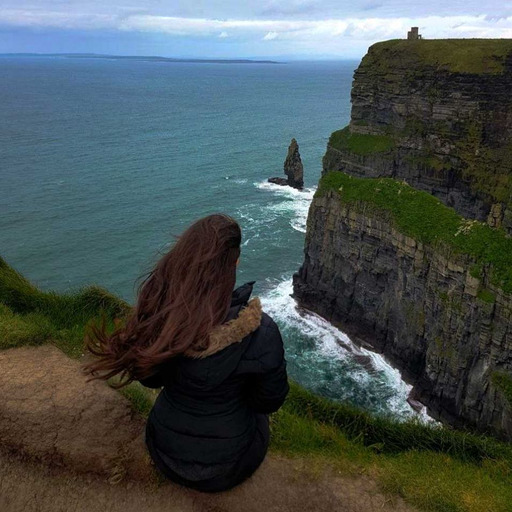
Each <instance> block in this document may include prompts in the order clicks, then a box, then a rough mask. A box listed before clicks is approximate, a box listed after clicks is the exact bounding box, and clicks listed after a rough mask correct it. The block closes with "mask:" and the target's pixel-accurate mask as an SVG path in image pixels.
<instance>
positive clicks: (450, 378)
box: [294, 172, 512, 439]
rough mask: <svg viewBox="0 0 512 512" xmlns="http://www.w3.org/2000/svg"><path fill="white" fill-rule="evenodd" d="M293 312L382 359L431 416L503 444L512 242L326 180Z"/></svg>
mask: <svg viewBox="0 0 512 512" xmlns="http://www.w3.org/2000/svg"><path fill="white" fill-rule="evenodd" d="M294 293H295V296H296V297H297V298H298V299H299V301H300V303H301V304H302V305H303V306H305V307H306V308H309V309H312V310H314V311H316V312H318V313H319V314H320V315H322V316H324V317H325V318H327V319H328V320H330V321H332V322H333V323H336V324H340V325H341V326H342V327H343V328H344V329H345V330H346V331H347V332H348V333H350V334H352V335H353V336H358V337H360V338H362V339H363V340H365V341H368V342H370V343H371V344H372V345H374V346H375V347H377V348H378V349H380V350H382V351H383V352H384V353H385V354H387V355H388V356H389V357H390V358H391V359H392V360H393V361H394V362H395V363H396V364H397V365H398V366H399V367H400V368H401V369H403V370H404V372H405V376H406V378H407V379H408V380H409V381H411V382H412V383H414V385H415V392H416V396H417V398H419V399H420V400H421V401H422V402H423V403H425V404H426V405H427V407H428V409H429V412H430V413H431V414H432V415H433V416H434V417H436V418H439V419H441V420H443V421H446V422H449V423H451V424H454V425H471V426H473V427H475V428H477V429H478V430H481V431H492V432H493V433H495V434H498V435H500V436H504V437H506V438H509V439H510V438H512V407H511V403H510V402H509V401H508V399H507V396H510V389H511V388H510V384H511V382H512V379H511V377H510V375H511V372H512V325H511V322H510V320H511V318H512V239H511V238H509V237H507V236H506V235H505V232H504V231H503V230H497V229H493V228H490V227H489V226H487V225H486V224H484V223H481V222H478V221H467V220H465V219H464V218H462V217H460V216H459V215H457V214H456V213H455V211H454V210H453V209H452V208H448V207H446V206H445V205H443V204H442V203H441V202H440V201H439V200H438V199H436V198H435V197H433V196H431V195H429V194H428V193H425V192H423V191H418V190H415V189H413V188H412V187H410V186H408V185H407V184H405V183H401V182H398V181H395V180H393V179H389V178H387V179H384V178H382V179H377V180H376V179H364V178H354V177H351V176H349V175H347V174H344V173H341V172H330V173H328V174H326V175H324V177H323V178H322V179H321V182H320V184H319V188H318V190H317V192H316V194H315V197H314V199H313V203H312V205H311V208H310V212H309V216H308V222H307V234H306V244H305V261H304V264H303V265H302V267H301V269H300V271H299V272H298V273H297V274H296V275H295V276H294Z"/></svg>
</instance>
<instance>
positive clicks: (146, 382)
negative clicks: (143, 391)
mask: <svg viewBox="0 0 512 512" xmlns="http://www.w3.org/2000/svg"><path fill="white" fill-rule="evenodd" d="M139 382H140V383H141V384H142V385H143V386H145V387H147V388H153V389H155V388H161V387H162V386H163V385H164V384H163V382H162V376H161V374H160V372H158V373H155V374H154V375H150V376H149V377H146V378H145V379H141V380H139Z"/></svg>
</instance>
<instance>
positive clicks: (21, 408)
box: [0, 345, 413, 512]
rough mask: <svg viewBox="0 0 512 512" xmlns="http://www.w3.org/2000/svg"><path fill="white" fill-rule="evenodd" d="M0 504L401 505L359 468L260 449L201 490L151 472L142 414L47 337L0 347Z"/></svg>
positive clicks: (93, 507) (29, 507) (28, 507)
mask: <svg viewBox="0 0 512 512" xmlns="http://www.w3.org/2000/svg"><path fill="white" fill-rule="evenodd" d="M0 368H1V370H2V371H1V372H0V468H1V469H0V510H1V511H2V512H18V511H24V512H27V511H30V512H32V511H38V512H47V511H52V512H54V511H56V512H57V511H66V512H67V511H70V510H73V511H75V510H76V511H87V512H96V511H98V512H99V511H101V512H110V511H112V512H115V511H123V512H131V511H134V512H135V511H137V512H139V511H141V512H146V511H148V512H152V511H160V510H162V511H163V510H165V511H180V512H181V511H183V512H196V511H197V512H199V511H205V512H231V511H233V512H234V511H241V510H243V511H247V512H252V511H254V512H256V511H258V512H261V511H264V512H274V511H279V512H286V511H296V510H300V511H318V512H322V511H350V512H371V511H384V512H386V511H394V512H402V511H404V512H405V511H410V510H413V509H412V508H411V507H409V506H407V505H405V504H404V503H403V501H401V500H400V499H393V500H391V499H390V498H389V497H386V496H384V495H382V494H381V493H379V491H378V490H377V488H376V484H375V482H374V481H372V480H371V479H370V478H368V477H366V476H360V477H346V476H342V475H338V474H337V473H336V472H335V470H334V469H333V468H330V467H321V468H319V467H312V466H311V463H310V461H308V460H307V459H296V458H285V457H281V456H277V455H268V456H267V457H266V459H265V461H264V462H263V464H262V465H261V466H260V468H258V470H257V471H256V472H255V473H254V474H253V475H252V476H251V477H250V478H249V479H248V480H247V481H246V482H244V483H243V484H241V485H239V486H238V487H236V488H234V489H232V490H230V491H227V492H223V493H216V494H204V493H200V492H197V491H193V490H190V489H187V488H184V487H181V486H179V485H177V484H174V483H173V482H170V481H168V480H166V479H164V478H163V477H161V476H160V475H159V474H158V473H157V472H156V471H155V469H154V467H153V466H152V464H151V463H150V459H149V456H148V454H147V452H146V448H145V445H144V441H143V430H144V419H143V418H141V417H140V416H139V415H137V414H136V413H134V412H133V410H132V409H131V407H130V404H129V403H128V401H127V400H126V399H125V398H124V397H123V396H122V395H120V394H119V393H117V392H116V391H114V390H112V389H110V388H109V387H108V386H107V385H106V384H105V383H104V382H98V381H93V382H89V383H86V382H85V377H84V376H83V375H82V374H81V372H80V369H79V363H78V362H77V361H73V360H71V359H69V358H68V357H66V356H65V355H64V354H63V353H62V352H60V351H59V350H58V349H57V348H55V347H53V346H49V345H47V346H43V347H37V348H36V347H23V348H19V349H10V350H6V351H2V352H0Z"/></svg>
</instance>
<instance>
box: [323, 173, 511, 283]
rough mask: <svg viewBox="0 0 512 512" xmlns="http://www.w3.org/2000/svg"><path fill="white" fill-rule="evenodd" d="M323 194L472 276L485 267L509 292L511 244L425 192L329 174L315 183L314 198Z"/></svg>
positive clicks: (390, 182)
mask: <svg viewBox="0 0 512 512" xmlns="http://www.w3.org/2000/svg"><path fill="white" fill-rule="evenodd" d="M328 190H334V191H336V193H337V194H339V196H340V199H341V201H342V202H343V203H344V204H351V205H353V206H354V207H355V208H357V209H358V210H360V211H362V212H363V211H366V212H372V214H377V215H380V216H384V218H387V219H389V220H390V221H391V222H392V223H393V224H394V225H395V226H396V227H397V229H398V230H399V231H401V232H402V233H404V234H405V235H408V236H410V237H412V238H414V239H416V240H419V241H420V242H422V243H424V244H430V245H434V246H436V247H437V248H438V249H439V250H444V251H445V252H448V253H449V254H451V253H456V254H462V255H467V256H469V257H470V258H471V259H472V260H473V262H472V275H473V274H474V269H475V268H477V267H478V266H480V267H481V266H487V267H489V271H490V276H491V277H490V280H491V283H492V284H493V285H495V286H497V287H500V288H502V289H503V290H504V291H505V292H506V293H511V292H512V238H510V237H507V235H506V233H505V231H504V230H502V229H493V228H491V227H489V226H488V225H487V224H485V223H482V222H478V221H468V220H466V219H464V218H463V217H461V216H460V215H458V214H457V213H456V212H455V210H454V209H453V208H449V207H447V206H445V205H444V204H443V203H442V202H441V201H440V200H439V199H437V198H435V197H434V196H432V195H430V194H428V193H427V192H424V191H421V190H416V189H414V188H413V187H411V186H409V185H407V184H406V183H404V182H398V181H396V180H394V179H392V178H378V179H372V178H354V177H352V176H349V175H347V174H345V173H342V172H338V171H336V172H334V171H331V172H329V173H327V174H325V175H324V176H323V177H322V179H321V180H320V183H319V186H318V190H317V192H316V194H317V195H319V196H320V195H323V194H325V193H326V192H327V191H328Z"/></svg>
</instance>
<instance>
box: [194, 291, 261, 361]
mask: <svg viewBox="0 0 512 512" xmlns="http://www.w3.org/2000/svg"><path fill="white" fill-rule="evenodd" d="M251 289H252V286H251ZM232 307H233V306H232ZM261 315H262V309H261V302H260V299H259V297H254V298H253V299H251V300H250V301H249V302H248V303H247V306H246V307H244V308H242V309H239V313H238V316H237V317H236V318H232V319H231V320H229V321H228V322H226V323H224V324H221V325H219V326H217V327H216V328H215V329H214V330H213V331H212V332H211V334H210V340H209V343H208V348H207V349H206V350H202V351H200V350H195V349H192V348H190V349H188V350H187V351H186V352H185V353H184V354H185V355H186V356H187V357H192V358H195V359H202V358H205V357H208V356H211V355H212V354H215V353H216V352H219V351H221V350H223V349H224V348H226V347H227V346H229V345H232V344H233V343H238V342H240V341H242V340H243V339H244V338H245V337H246V336H247V335H249V334H251V332H254V331H255V330H256V329H257V328H258V327H259V326H260V324H261Z"/></svg>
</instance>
